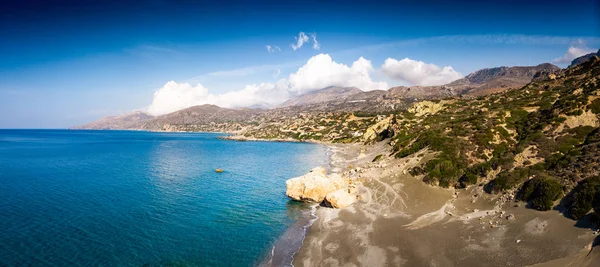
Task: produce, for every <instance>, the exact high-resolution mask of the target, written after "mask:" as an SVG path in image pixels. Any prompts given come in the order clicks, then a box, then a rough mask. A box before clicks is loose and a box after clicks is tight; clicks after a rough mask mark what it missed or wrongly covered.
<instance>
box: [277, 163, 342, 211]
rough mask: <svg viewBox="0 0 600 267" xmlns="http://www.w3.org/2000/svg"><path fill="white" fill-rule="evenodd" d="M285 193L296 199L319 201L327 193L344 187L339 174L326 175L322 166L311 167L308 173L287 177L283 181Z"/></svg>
mask: <svg viewBox="0 0 600 267" xmlns="http://www.w3.org/2000/svg"><path fill="white" fill-rule="evenodd" d="M285 186H286V195H287V196H288V197H290V198H291V199H293V200H296V201H304V202H316V203H321V202H322V201H323V200H324V199H325V196H327V194H329V193H331V192H333V191H336V190H338V189H340V188H345V187H346V182H345V181H344V180H343V179H342V177H341V176H339V175H337V174H332V175H329V176H327V174H326V171H325V169H324V168H322V167H317V168H314V169H312V170H311V171H310V172H309V173H307V174H305V175H303V176H300V177H296V178H292V179H289V180H287V181H286V182H285Z"/></svg>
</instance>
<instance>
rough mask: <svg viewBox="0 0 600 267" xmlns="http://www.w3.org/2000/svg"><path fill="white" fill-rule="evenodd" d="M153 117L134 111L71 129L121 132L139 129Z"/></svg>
mask: <svg viewBox="0 0 600 267" xmlns="http://www.w3.org/2000/svg"><path fill="white" fill-rule="evenodd" d="M153 118H154V116H152V115H150V114H148V113H145V112H142V111H134V112H131V113H127V114H123V115H119V116H109V117H105V118H101V119H99V120H97V121H94V122H90V123H88V124H84V125H80V126H76V127H73V128H72V129H91V130H123V129H139V128H141V127H142V125H143V124H144V123H145V122H147V121H149V120H151V119H153Z"/></svg>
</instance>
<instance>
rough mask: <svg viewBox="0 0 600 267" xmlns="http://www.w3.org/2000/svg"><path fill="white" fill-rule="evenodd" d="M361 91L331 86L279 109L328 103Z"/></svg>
mask: <svg viewBox="0 0 600 267" xmlns="http://www.w3.org/2000/svg"><path fill="white" fill-rule="evenodd" d="M362 92H363V91H362V90H360V89H358V88H356V87H336V86H331V87H327V88H323V89H320V90H315V91H312V92H308V93H306V94H303V95H300V96H298V97H295V98H292V99H290V100H288V101H285V102H283V103H282V104H281V105H279V106H280V107H291V106H301V105H308V104H317V103H323V102H329V101H333V100H337V99H345V98H347V97H349V96H352V95H355V94H359V93H362Z"/></svg>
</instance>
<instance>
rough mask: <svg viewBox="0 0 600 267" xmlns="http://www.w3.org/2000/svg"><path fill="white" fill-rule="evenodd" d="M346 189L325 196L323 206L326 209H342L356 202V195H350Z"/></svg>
mask: <svg viewBox="0 0 600 267" xmlns="http://www.w3.org/2000/svg"><path fill="white" fill-rule="evenodd" d="M349 191H350V190H348V189H346V188H342V189H338V190H335V191H333V192H331V193H329V194H327V196H325V201H324V204H325V206H327V207H331V208H336V209H343V208H345V207H348V206H350V205H352V203H354V202H355V201H356V195H355V194H351V193H350V192H349Z"/></svg>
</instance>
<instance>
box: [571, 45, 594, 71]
mask: <svg viewBox="0 0 600 267" xmlns="http://www.w3.org/2000/svg"><path fill="white" fill-rule="evenodd" d="M594 56H598V57H600V49H598V51H597V52H594V53H589V54H587V55H583V56H580V57H578V58H576V59H573V61H571V64H570V65H569V68H570V67H574V66H577V65H579V64H581V63H583V62H586V61H588V60H589V59H590V58H592V57H594Z"/></svg>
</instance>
